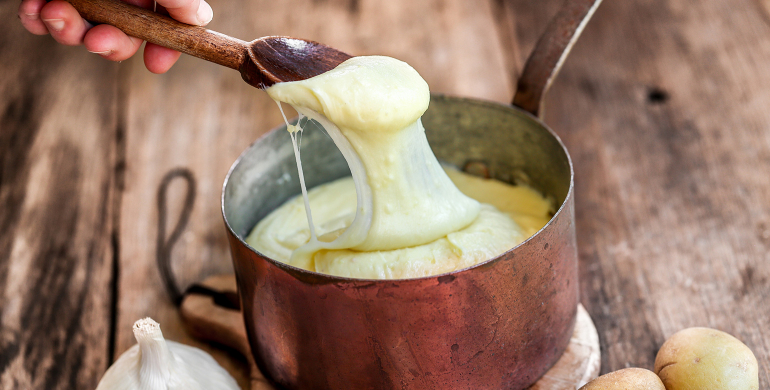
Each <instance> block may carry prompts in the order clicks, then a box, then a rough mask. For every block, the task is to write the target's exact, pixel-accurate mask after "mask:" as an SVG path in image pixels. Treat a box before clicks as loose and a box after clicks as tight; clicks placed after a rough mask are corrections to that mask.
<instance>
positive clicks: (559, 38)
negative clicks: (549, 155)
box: [512, 0, 602, 117]
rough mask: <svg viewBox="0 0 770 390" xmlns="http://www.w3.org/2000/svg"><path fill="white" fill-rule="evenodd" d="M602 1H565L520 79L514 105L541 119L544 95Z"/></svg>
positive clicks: (530, 56) (539, 41)
mask: <svg viewBox="0 0 770 390" xmlns="http://www.w3.org/2000/svg"><path fill="white" fill-rule="evenodd" d="M601 2H602V0H565V1H564V5H562V7H561V9H560V10H559V12H558V13H557V14H556V16H554V18H553V19H551V21H550V22H549V23H548V27H547V28H546V30H545V33H543V35H542V36H541V37H540V39H539V40H538V41H537V45H535V49H534V50H533V51H532V54H530V55H529V58H528V59H527V63H526V64H525V65H524V71H523V72H522V73H521V76H520V77H519V82H518V85H517V87H516V95H515V96H514V97H513V103H512V104H513V105H514V106H517V107H519V108H521V109H523V110H525V111H528V112H530V113H531V114H532V115H534V116H536V117H540V115H541V114H542V112H543V101H544V100H545V94H546V93H547V92H548V89H549V88H550V87H551V83H552V82H553V80H554V79H555V78H556V75H557V74H559V70H560V69H561V66H562V64H563V63H564V60H565V59H566V58H567V55H569V52H570V50H572V46H573V45H574V44H575V42H576V41H577V39H578V37H580V33H582V32H583V29H584V28H585V26H586V24H588V21H589V20H591V16H593V14H594V11H596V9H597V8H598V7H599V4H601Z"/></svg>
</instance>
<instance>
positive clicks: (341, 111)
mask: <svg viewBox="0 0 770 390" xmlns="http://www.w3.org/2000/svg"><path fill="white" fill-rule="evenodd" d="M267 92H268V94H269V95H270V96H271V97H272V98H273V99H275V100H276V101H279V102H285V103H288V104H291V105H292V106H293V107H294V108H295V109H296V110H297V111H298V112H299V113H300V114H301V115H306V116H308V117H310V118H312V119H315V120H317V121H318V122H319V123H321V125H322V126H323V127H324V128H325V129H326V131H327V133H328V134H329V135H330V137H331V138H332V140H333V141H334V142H335V144H336V145H337V147H338V148H339V149H340V151H341V152H342V154H343V156H344V157H345V159H346V161H347V162H348V165H349V166H350V170H351V173H352V180H351V179H347V180H341V181H337V182H333V183H329V184H327V185H324V186H320V187H318V188H316V189H314V190H312V191H310V192H309V193H308V194H307V198H306V199H307V200H306V201H303V199H302V197H298V198H295V199H293V200H290V201H289V202H287V203H286V204H284V205H283V206H281V207H280V208H278V209H276V210H275V211H274V212H273V213H272V214H270V215H269V216H268V217H266V218H265V219H263V220H262V221H260V222H259V224H258V225H257V226H256V227H255V228H254V230H253V231H252V233H251V234H250V235H249V237H248V238H247V243H249V244H250V245H251V246H252V247H254V248H255V249H257V250H258V251H260V252H261V253H263V254H264V255H266V256H268V257H271V258H273V259H275V260H279V261H283V262H286V263H288V264H291V265H294V266H297V267H300V268H305V269H308V270H311V271H317V272H323V273H328V274H333V275H338V276H348V277H356V278H372V279H381V278H411V277H420V276H427V275H434V274H439V273H444V272H450V271H453V270H456V269H460V268H466V267H469V266H471V265H474V264H476V263H478V262H481V261H484V260H487V259H490V258H492V257H494V256H497V255H499V254H501V253H503V252H505V251H506V250H508V249H510V248H512V247H513V246H515V245H517V244H518V243H520V242H522V241H523V240H524V239H526V238H527V237H528V236H529V235H531V234H532V233H534V232H535V231H537V230H538V229H539V228H540V227H542V226H543V225H544V224H545V223H546V222H547V221H548V214H547V213H548V210H549V208H550V207H548V206H545V205H546V204H547V203H548V202H547V201H545V200H544V199H543V198H542V197H541V196H539V195H538V194H537V193H535V192H534V191H532V190H529V189H526V188H525V187H513V186H507V185H504V184H502V183H498V182H494V181H483V182H479V181H478V180H482V179H478V178H472V177H470V176H467V175H462V174H460V173H452V175H453V176H455V180H456V181H458V182H460V181H462V182H463V183H465V184H464V186H465V187H466V190H465V192H468V193H470V194H471V195H473V194H475V193H478V194H487V195H490V194H493V193H494V194H495V195H494V196H491V197H492V199H489V200H492V201H494V200H495V198H497V197H499V198H500V199H511V197H514V198H517V197H518V198H521V199H516V200H511V201H510V202H509V203H511V204H523V205H525V206H524V208H526V209H527V212H525V213H519V214H515V213H514V214H511V213H506V212H504V211H500V210H498V209H497V208H495V207H494V206H491V205H489V204H484V205H482V204H480V203H479V202H478V201H477V200H474V199H473V198H472V196H471V197H469V196H467V195H466V194H464V193H463V192H461V191H460V190H459V189H458V188H457V187H456V186H455V184H453V183H452V180H450V178H449V176H448V175H447V173H446V172H445V171H444V170H443V168H442V167H441V165H440V164H439V162H438V161H437V160H436V157H435V156H434V155H433V152H432V151H431V150H430V146H429V145H428V141H427V139H426V137H425V129H424V128H423V127H422V122H421V121H420V117H421V116H422V114H423V113H424V112H425V110H426V109H427V108H428V103H429V100H430V93H429V91H428V86H427V84H426V83H425V81H424V80H423V79H422V77H420V75H419V74H418V73H417V72H416V71H415V70H414V69H413V68H412V67H410V66H409V65H407V64H406V63H404V62H401V61H398V60H395V59H392V58H389V57H353V58H351V59H349V60H347V61H345V62H344V63H342V64H341V65H339V66H338V67H337V68H335V69H334V70H332V71H329V72H326V73H324V74H322V75H319V76H316V77H313V78H310V79H307V80H303V81H297V82H289V83H279V84H275V85H274V86H272V87H270V88H269V89H268V90H267ZM295 130H296V129H291V128H290V131H295ZM295 136H296V133H294V135H293V136H292V137H295ZM293 141H294V138H293ZM295 144H296V143H295ZM295 152H296V153H297V154H298V153H299V151H298V150H297V149H296V147H295ZM297 161H298V163H299V157H297ZM300 172H301V168H300ZM466 176H467V177H466ZM480 185H483V186H485V188H486V189H484V190H479V189H478V188H479V187H478V186H480ZM500 186H503V187H500ZM503 188H507V189H505V190H504V189H503ZM511 191H512V192H511ZM303 193H305V190H304V184H303ZM514 193H515V194H514ZM522 194H526V195H522ZM489 200H487V199H485V202H489ZM491 203H494V202H491ZM307 204H309V210H307V209H306V207H305V205H307ZM533 205H536V206H535V207H532V206H533ZM515 215H518V220H517V217H516V216H515ZM309 221H316V224H315V225H314V226H311V225H309ZM522 224H523V225H524V227H523V228H522V226H521V225H522Z"/></svg>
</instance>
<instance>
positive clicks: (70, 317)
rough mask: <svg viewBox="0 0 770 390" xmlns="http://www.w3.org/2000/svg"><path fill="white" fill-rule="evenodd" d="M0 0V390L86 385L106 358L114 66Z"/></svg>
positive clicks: (114, 124)
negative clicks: (23, 20)
mask: <svg viewBox="0 0 770 390" xmlns="http://www.w3.org/2000/svg"><path fill="white" fill-rule="evenodd" d="M17 7H18V3H17V2H7V1H6V2H2V3H0V18H2V19H3V20H6V21H7V23H5V25H4V27H3V28H2V33H0V63H2V64H3V65H2V69H3V71H2V72H0V96H1V97H0V204H1V205H2V207H0V310H1V314H0V387H2V388H3V389H16V388H18V389H88V388H94V387H95V386H96V383H97V381H98V380H99V377H100V376H101V374H102V372H103V371H104V370H105V369H106V367H107V364H108V350H109V348H110V336H111V329H110V325H111V313H112V310H111V298H112V296H111V293H110V291H111V281H112V263H113V251H112V245H111V242H112V235H113V233H114V232H113V224H112V218H113V216H114V211H115V210H114V202H115V201H116V198H115V195H116V191H115V182H114V180H113V178H114V175H113V172H114V167H115V164H116V161H117V154H116V137H117V131H118V130H117V129H118V127H117V116H116V98H117V82H116V77H115V76H116V74H117V68H116V66H115V65H114V64H109V63H107V62H105V61H103V60H101V59H100V58H98V57H96V56H94V55H89V54H88V53H86V52H85V51H83V50H78V49H74V48H68V47H63V46H60V45H58V44H56V43H55V42H54V41H53V39H51V38H50V37H47V36H46V37H36V36H33V35H31V34H29V33H27V32H26V31H24V30H23V28H22V27H21V25H20V24H19V23H18V22H17V19H16V9H17Z"/></svg>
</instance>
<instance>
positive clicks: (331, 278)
mask: <svg viewBox="0 0 770 390" xmlns="http://www.w3.org/2000/svg"><path fill="white" fill-rule="evenodd" d="M434 97H437V98H444V99H450V100H456V101H459V102H463V103H470V104H475V105H481V106H486V107H489V108H493V109H497V110H506V111H507V110H514V111H517V113H519V114H523V115H524V116H525V117H527V118H528V119H529V120H531V121H533V122H535V123H536V124H537V125H538V126H540V127H542V128H543V129H545V130H546V131H547V132H548V133H549V134H550V135H551V136H552V137H553V138H554V139H555V140H556V142H557V143H558V144H559V146H560V147H561V150H562V151H563V152H564V154H565V156H566V157H567V163H568V165H569V189H568V190H567V195H566V196H565V197H564V201H562V203H561V205H559V208H558V209H557V210H556V212H555V213H554V214H553V216H552V217H551V218H550V219H549V220H548V222H547V223H546V224H545V225H543V227H542V228H540V229H539V230H538V231H537V232H535V233H534V234H532V235H531V236H530V237H528V238H527V239H526V240H524V241H522V242H521V243H519V244H518V245H516V246H514V247H513V248H511V249H509V250H507V251H505V252H503V253H501V254H499V255H497V256H495V257H493V258H491V259H488V260H485V261H482V262H480V263H477V264H474V265H472V266H470V267H466V268H461V269H457V270H454V271H450V272H444V273H441V274H435V275H429V276H420V277H417V278H401V279H365V278H350V277H344V276H335V275H329V274H324V273H320V272H315V271H308V270H306V269H303V268H299V267H295V266H293V265H290V264H286V263H284V262H281V261H278V260H275V259H272V258H270V257H269V256H266V255H264V254H262V253H261V252H259V251H258V250H256V249H255V248H253V247H252V246H251V245H249V244H248V243H246V241H245V240H244V238H243V237H241V235H240V234H237V233H236V232H235V230H233V228H232V226H230V221H228V219H227V213H226V212H225V193H226V191H227V185H228V183H229V182H230V177H231V175H232V174H233V172H234V171H235V169H236V168H237V167H238V166H239V165H240V163H241V160H243V159H244V158H245V156H246V155H247V154H248V153H249V151H250V150H252V148H254V147H255V145H256V144H257V143H259V142H260V141H262V140H263V139H264V138H266V137H268V136H269V135H271V134H273V133H275V132H277V131H286V125H281V126H278V127H275V128H273V129H271V130H269V131H267V132H265V133H264V134H262V135H261V136H259V138H257V139H256V140H254V142H252V143H251V145H249V147H247V148H246V149H245V150H244V151H243V152H241V154H240V155H239V156H238V158H237V159H236V160H235V162H233V164H232V166H230V169H229V170H228V171H227V175H226V176H225V180H224V183H223V184H222V195H221V202H220V204H221V209H222V217H223V218H224V221H225V226H226V227H227V230H228V231H229V232H230V234H232V235H233V236H234V237H236V238H237V239H238V241H239V242H240V243H241V244H242V245H244V246H245V247H247V248H248V249H249V250H251V251H252V252H254V253H256V254H257V255H259V256H260V257H262V258H264V259H266V260H267V261H269V262H270V263H271V264H272V265H274V266H276V267H279V268H281V269H283V270H284V271H287V272H289V273H292V274H299V275H302V276H305V277H312V278H314V279H316V280H318V279H326V280H325V282H326V283H335V284H349V283H367V284H370V283H378V282H384V283H393V282H412V281H422V280H428V279H435V278H440V277H444V276H448V275H455V276H456V275H457V274H460V273H465V272H469V271H472V270H473V269H476V268H479V267H483V266H485V265H489V264H490V263H493V262H496V261H498V260H500V259H501V258H507V257H508V254H509V253H511V252H515V251H516V250H517V249H518V248H520V247H522V246H524V245H525V244H527V243H528V242H529V241H531V240H533V239H535V238H536V237H537V236H538V235H540V234H541V232H543V231H545V230H547V229H548V228H549V226H551V224H552V222H553V221H554V220H555V219H556V218H557V217H558V216H559V215H560V214H561V213H562V211H563V210H564V208H565V207H566V205H567V203H568V201H569V199H570V198H571V197H572V196H573V195H574V188H575V170H574V167H573V165H572V157H571V156H570V154H569V151H568V150H567V147H566V146H565V145H564V143H563V142H562V140H561V138H559V136H558V135H557V134H556V133H555V132H554V131H553V130H552V129H551V128H550V127H549V126H548V125H546V124H545V123H544V122H543V121H542V120H540V118H538V117H536V116H534V115H532V114H531V113H529V112H527V111H525V110H522V109H521V108H519V107H516V106H513V105H508V104H503V103H499V102H495V101H490V100H484V99H477V98H467V97H458V96H451V95H446V94H438V93H431V99H433V98H434ZM294 120H296V118H292V120H291V121H294ZM291 121H290V122H291ZM252 228H253V227H252Z"/></svg>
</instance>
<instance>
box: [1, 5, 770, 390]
mask: <svg viewBox="0 0 770 390" xmlns="http://www.w3.org/2000/svg"><path fill="white" fill-rule="evenodd" d="M211 3H212V6H213V8H214V12H215V18H214V21H213V22H212V24H211V26H210V27H211V28H212V29H216V30H218V31H221V32H223V33H225V34H228V35H231V36H238V37H258V36H264V35H293V36H298V37H303V38H308V39H313V40H316V41H320V42H324V43H328V44H330V45H331V46H333V47H336V48H339V49H341V50H343V51H345V52H348V53H350V54H357V55H359V54H384V55H390V56H394V57H397V58H400V59H402V60H405V61H407V62H408V63H410V64H412V65H413V66H414V67H415V68H416V69H417V70H418V71H419V72H420V73H421V74H422V75H423V76H424V77H425V79H426V80H427V81H428V83H429V85H430V87H431V89H432V90H433V91H435V92H445V93H450V94H455V95H463V96H472V97H478V98H483V99H489V100H496V101H500V102H508V101H509V100H510V98H511V96H513V88H514V85H515V79H516V76H517V74H518V72H520V71H521V66H522V64H523V63H524V60H525V58H526V55H527V54H528V53H529V52H530V50H531V49H532V47H533V46H534V44H535V42H536V40H537V38H538V36H539V34H540V33H542V31H543V29H544V28H545V23H547V21H548V20H549V19H550V17H552V16H553V15H554V13H555V12H556V10H557V9H558V7H559V6H560V5H561V4H562V0H537V1H535V0H490V1H481V2H468V1H441V0H428V1H409V0H392V1H388V2H379V1H373V0H315V1H311V0H291V1H288V0H287V1H283V2H275V1H268V0H250V1H229V2H224V1H221V0H213V1H212V2H211ZM17 6H18V3H17V2H10V1H5V2H0V15H2V16H4V17H5V18H4V20H6V21H9V22H8V23H6V24H4V25H3V27H2V28H1V29H0V63H2V70H3V71H2V72H0V92H2V93H0V164H2V165H1V166H0V168H1V170H0V175H1V176H0V202H2V203H1V204H2V208H0V287H1V289H0V291H2V293H0V309H1V310H2V316H1V317H0V320H1V322H0V370H1V371H0V387H2V388H20V389H22V388H23V389H26V388H41V389H43V388H45V389H58V388H93V387H94V385H95V383H96V381H97V380H98V378H99V376H100V375H101V374H102V373H103V371H104V370H105V369H106V367H107V364H108V361H109V360H110V359H111V358H112V357H114V356H116V355H117V354H119V353H121V352H123V351H125V350H126V349H127V348H128V347H130V346H131V345H133V343H134V341H133V338H132V335H131V331H130V329H131V324H132V323H133V322H134V321H135V320H136V319H138V318H140V317H143V316H148V315H149V316H152V317H153V318H155V319H156V320H158V321H159V322H160V323H161V325H162V327H163V330H164V334H165V335H166V336H167V337H168V338H169V339H172V340H178V341H182V342H186V343H190V344H193V345H197V346H201V347H204V348H205V349H207V350H209V351H213V352H214V353H215V356H216V357H217V359H219V361H220V362H223V364H225V366H226V367H227V368H228V369H230V370H231V371H232V370H236V371H235V372H236V373H237V369H238V367H242V366H243V363H242V362H241V361H239V360H237V358H235V357H234V356H235V354H232V353H228V352H221V351H219V350H218V349H217V348H216V347H213V346H209V345H206V344H203V343H199V342H196V341H194V340H193V339H192V338H191V337H190V336H189V335H188V334H187V333H186V332H185V331H184V329H183V327H182V324H181V320H180V318H179V315H178V314H177V311H176V309H175V308H174V307H173V305H171V303H170V301H169V300H168V298H167V296H166V294H165V291H164V290H163V286H162V283H161V281H160V278H159V276H158V271H157V268H156V266H155V250H156V248H155V243H156V233H157V232H156V230H157V218H158V215H157V206H156V195H157V190H158V188H157V187H158V185H159V183H160V181H161V179H162V177H163V176H164V175H165V174H166V173H167V172H168V171H170V170H171V169H175V168H179V167H182V168H186V169H189V170H190V171H191V172H193V174H194V175H195V178H196V183H197V184H196V190H197V196H196V201H195V204H194V208H193V211H192V215H191V219H190V223H189V225H188V226H187V228H186V230H185V232H184V233H183V234H182V238H181V239H180V241H179V242H178V243H177V244H176V246H175V247H174V249H173V250H172V260H173V266H174V269H175V271H176V273H177V275H178V277H179V280H180V284H181V286H182V287H185V286H187V285H189V284H190V283H192V282H194V281H198V280H202V279H204V278H205V277H206V276H208V275H212V274H217V273H228V272H231V265H230V259H229V253H228V250H227V245H226V241H225V235H224V228H223V223H222V220H221V216H220V212H219V193H220V187H221V182H222V180H223V178H224V175H225V173H226V171H227V168H228V167H229V166H230V164H231V163H232V162H233V161H234V160H235V158H236V157H237V155H238V154H239V153H240V152H241V151H242V150H243V149H245V147H246V146H247V145H248V144H249V143H250V142H251V141H253V140H254V139H255V138H256V137H257V136H258V135H259V134H261V133H263V132H264V131H266V130H268V129H270V128H272V127H274V126H276V125H278V124H279V123H280V114H279V113H278V112H277V110H276V108H275V105H274V103H273V102H272V101H270V100H269V99H268V98H267V97H266V96H265V95H264V94H263V93H261V92H259V91H257V90H255V89H254V88H252V87H249V86H248V85H246V84H245V83H243V82H242V81H241V80H240V77H239V75H238V74H237V73H236V72H233V71H231V70H228V69H224V68H221V67H217V66H215V65H212V64H208V63H205V62H203V61H200V60H197V59H192V58H189V57H183V58H182V60H181V61H180V63H179V64H178V65H177V66H176V67H175V68H174V69H172V71H171V72H169V74H167V75H162V76H157V75H151V74H149V73H148V72H147V71H146V70H145V69H144V68H143V66H142V64H141V60H140V59H139V58H135V59H132V60H129V61H126V62H124V63H122V64H120V65H116V64H109V63H107V62H102V61H100V60H99V59H98V58H96V56H93V55H89V54H88V53H85V52H84V51H83V50H82V48H65V47H61V46H58V45H56V44H54V43H53V41H52V40H51V38H50V37H33V36H31V35H29V34H27V33H26V32H24V31H23V29H22V28H21V27H20V26H19V25H18V23H17V22H16V20H15V18H14V16H13V15H14V13H15V12H16V7H17ZM769 9H770V6H768V1H767V0H735V1H730V2H725V1H719V0H703V1H699V2H691V1H685V0H658V1H652V2H651V1H639V0H631V1H622V2H621V1H607V2H605V3H604V4H603V5H602V6H601V7H600V8H599V10H598V11H597V14H596V15H595V17H594V19H593V21H592V22H591V23H590V24H589V25H588V27H587V28H586V30H585V32H584V34H583V36H582V37H581V39H580V41H579V42H578V43H577V45H576V46H575V48H574V50H573V51H572V53H571V55H570V58H569V59H568V60H567V61H566V63H565V65H564V67H563V69H562V72H561V74H560V75H559V77H558V78H557V80H556V82H555V83H554V85H553V88H552V89H551V91H550V93H549V96H548V98H547V101H546V110H545V120H546V122H547V123H548V124H550V125H551V126H552V127H553V128H554V129H555V131H556V132H557V133H558V134H559V135H560V136H561V137H562V139H563V140H564V142H565V143H566V144H567V147H568V148H569V150H570V152H571V154H572V157H573V160H574V163H575V169H576V197H575V199H576V211H577V228H578V229H577V230H578V247H579V251H580V257H581V263H580V272H581V275H580V276H581V296H582V302H583V304H584V305H585V306H586V308H587V309H588V311H589V312H590V313H591V315H592V317H593V318H594V320H595V321H596V325H597V328H598V331H599V338H600V341H601V345H602V372H609V371H612V370H616V369H619V368H624V367H627V366H638V367H643V368H652V364H653V361H654V357H655V353H656V352H657V349H658V348H659V347H660V345H661V344H662V343H663V341H664V340H665V339H666V337H668V336H670V335H671V334H673V333H674V332H676V331H677V330H680V329H682V328H685V327H689V326H695V325H700V326H710V327H715V328H718V329H721V330H724V331H727V332H729V333H731V334H733V335H735V336H736V337H738V338H739V339H741V340H742V341H743V342H745V343H746V344H747V345H748V346H749V347H750V348H751V349H752V350H753V351H754V353H755V354H756V355H757V358H758V360H759V364H760V388H768V387H770V343H769V342H768V341H767V340H769V339H770V334H768V332H769V331H768V329H770V305H768V304H767V302H768V298H769V297H770V261H769V260H770V254H769V253H770V195H769V194H770V110H768V109H767V107H770V71H768V69H767V66H766V64H767V63H768V62H769V61H770V11H768V10H769ZM118 87H120V88H118ZM123 137H125V138H123ZM122 155H125V156H126V161H125V162H123V161H122V157H121V156H122ZM123 169H125V171H124V170H123ZM54 173H56V174H54ZM122 175H125V177H123V176H122ZM169 191H170V192H169V194H170V196H169V199H168V200H169V204H170V205H171V206H172V207H170V208H169V209H168V213H169V221H170V223H171V221H175V220H176V218H177V217H176V216H177V215H178V214H179V212H180V210H179V207H178V206H179V204H180V203H181V200H182V199H183V197H184V195H185V194H184V193H183V192H184V186H183V184H182V183H181V182H177V181H175V182H173V183H172V184H171V187H170V188H169ZM174 205H176V206H174ZM175 207H176V208H175ZM118 216H119V217H120V218H119V222H113V221H118ZM113 238H114V240H113ZM113 244H114V247H115V248H119V249H118V252H117V253H115V255H117V256H118V258H117V260H119V266H120V267H119V269H118V271H119V272H118V276H119V280H118V281H117V284H115V283H113V280H112V277H113V274H112V269H111V265H110V264H111V261H112V257H113V253H112V248H113ZM112 291H117V292H118V295H117V296H115V297H112ZM113 298H114V299H115V301H116V305H115V307H114V308H113V310H116V311H117V317H116V321H117V322H116V324H115V333H114V334H113V335H110V332H111V331H110V312H111V308H110V302H111V300H112V299H113ZM111 336H112V337H113V338H114V340H115V344H114V346H115V348H114V356H108V355H109V349H110V348H109V345H110V337H111ZM54 363H55V364H54ZM238 375H240V377H239V378H240V383H241V384H242V385H245V384H247V383H248V382H247V377H248V374H247V373H246V372H245V370H241V371H240V374H238Z"/></svg>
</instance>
